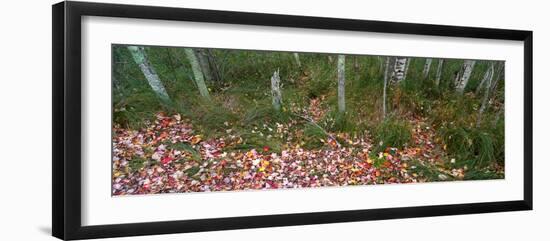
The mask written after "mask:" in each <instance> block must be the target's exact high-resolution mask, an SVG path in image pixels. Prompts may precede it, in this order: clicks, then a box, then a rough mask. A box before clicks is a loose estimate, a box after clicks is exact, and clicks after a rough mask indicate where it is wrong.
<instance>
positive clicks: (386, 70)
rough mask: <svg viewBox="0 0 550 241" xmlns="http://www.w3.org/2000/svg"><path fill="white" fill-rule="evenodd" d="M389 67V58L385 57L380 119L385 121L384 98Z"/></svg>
mask: <svg viewBox="0 0 550 241" xmlns="http://www.w3.org/2000/svg"><path fill="white" fill-rule="evenodd" d="M389 66H390V57H386V67H385V69H384V93H383V94H382V119H384V120H385V119H386V98H387V97H386V96H387V88H388V75H389V74H388V71H389V69H390V68H389Z"/></svg>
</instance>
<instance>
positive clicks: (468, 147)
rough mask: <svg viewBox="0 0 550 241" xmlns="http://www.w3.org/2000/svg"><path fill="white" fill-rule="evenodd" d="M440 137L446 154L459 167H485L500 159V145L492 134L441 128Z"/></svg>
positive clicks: (460, 128) (474, 130)
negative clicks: (454, 160)
mask: <svg viewBox="0 0 550 241" xmlns="http://www.w3.org/2000/svg"><path fill="white" fill-rule="evenodd" d="M440 136H441V138H442V140H443V142H444V143H445V145H446V149H447V152H448V153H449V155H451V156H452V157H455V158H456V159H457V163H458V164H459V165H464V164H466V165H468V166H470V167H486V166H487V165H489V164H490V163H492V162H493V161H495V160H496V156H497V155H498V156H499V157H500V155H501V153H500V151H501V150H500V148H503V147H501V146H500V145H502V144H503V143H498V142H496V141H495V140H496V139H497V138H495V136H494V134H493V133H491V132H486V131H483V130H479V129H469V128H463V127H451V128H441V129H440Z"/></svg>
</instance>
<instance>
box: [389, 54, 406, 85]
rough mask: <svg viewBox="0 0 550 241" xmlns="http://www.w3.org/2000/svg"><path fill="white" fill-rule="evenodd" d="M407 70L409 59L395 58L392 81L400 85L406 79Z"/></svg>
mask: <svg viewBox="0 0 550 241" xmlns="http://www.w3.org/2000/svg"><path fill="white" fill-rule="evenodd" d="M406 68H407V58H401V57H397V58H395V64H394V67H393V72H392V75H391V78H392V81H393V82H395V83H400V82H401V81H402V80H403V79H404V77H405V69H406Z"/></svg>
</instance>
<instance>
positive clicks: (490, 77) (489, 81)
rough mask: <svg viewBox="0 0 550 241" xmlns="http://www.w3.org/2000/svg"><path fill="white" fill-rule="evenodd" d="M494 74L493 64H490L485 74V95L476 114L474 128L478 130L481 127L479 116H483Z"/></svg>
mask: <svg viewBox="0 0 550 241" xmlns="http://www.w3.org/2000/svg"><path fill="white" fill-rule="evenodd" d="M494 72H495V64H491V67H490V68H489V69H488V70H487V72H486V73H485V78H487V83H486V85H485V95H484V96H483V100H482V102H481V107H480V108H479V113H478V116H477V124H476V126H477V127H478V128H479V126H480V125H481V116H482V115H483V112H484V111H485V109H486V108H487V102H488V100H489V90H490V89H491V84H492V82H493V75H494Z"/></svg>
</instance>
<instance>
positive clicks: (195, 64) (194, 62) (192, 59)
mask: <svg viewBox="0 0 550 241" xmlns="http://www.w3.org/2000/svg"><path fill="white" fill-rule="evenodd" d="M185 55H186V56H187V59H188V60H189V63H191V69H192V70H193V75H194V77H195V84H197V88H198V89H199V93H200V94H201V96H202V97H204V98H206V99H208V100H209V99H210V94H208V88H207V87H206V84H205V83H204V76H203V72H202V69H201V66H200V63H199V60H198V59H197V56H196V55H195V51H193V50H192V49H189V48H186V49H185Z"/></svg>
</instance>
